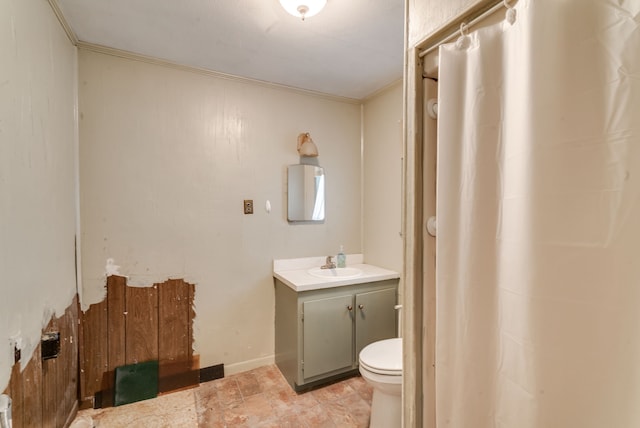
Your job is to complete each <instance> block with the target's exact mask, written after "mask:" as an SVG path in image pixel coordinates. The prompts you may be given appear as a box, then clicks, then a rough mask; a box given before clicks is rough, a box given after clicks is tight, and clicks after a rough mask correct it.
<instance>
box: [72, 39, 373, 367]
mask: <svg viewBox="0 0 640 428" xmlns="http://www.w3.org/2000/svg"><path fill="white" fill-rule="evenodd" d="M79 70H80V71H79V73H80V78H79V87H80V88H79V91H80V94H79V103H80V141H81V148H80V165H81V183H82V188H81V213H82V269H83V289H84V300H83V304H84V305H85V307H86V305H88V304H90V303H94V302H97V301H99V300H101V299H102V297H103V286H104V282H105V278H104V272H105V264H106V260H107V258H113V259H114V260H115V264H116V265H119V266H120V273H121V274H123V275H127V276H129V277H130V283H132V284H134V285H149V284H152V283H153V282H156V281H163V280H166V279H167V278H185V279H186V280H187V281H190V282H193V283H195V284H196V298H195V310H196V320H195V329H194V331H195V349H196V351H197V352H198V353H200V354H201V365H202V366H208V365H212V364H217V363H224V364H225V365H226V368H227V371H228V372H234V371H240V370H244V369H248V368H251V367H254V366H259V365H262V364H265V363H269V362H271V361H272V360H273V349H274V291H273V280H272V276H271V272H272V260H273V259H274V258H292V257H305V256H314V255H325V254H336V252H337V251H338V248H339V245H340V244H344V246H345V250H346V252H348V253H358V252H361V251H362V248H361V235H360V233H361V232H360V231H361V208H360V206H361V203H360V200H361V183H360V176H361V167H360V106H359V105H357V104H352V103H347V102H342V101H338V100H335V99H328V98H323V97H317V96H312V95H309V94H303V93H300V92H295V91H291V90H285V89H280V88H277V87H273V86H265V85H260V84H254V83H250V82H246V81H240V80H233V79H222V78H219V77H215V76H212V75H206V74H202V73H197V72H192V71H187V70H182V69H178V68H175V67H169V66H162V65H155V64H149V63H144V62H140V61H137V60H132V59H123V58H117V57H115V56H110V55H106V54H102V53H96V52H91V51H88V50H84V49H81V50H80V53H79ZM305 131H308V132H310V133H311V135H312V137H313V139H314V141H315V143H316V145H317V146H318V149H319V152H320V156H319V158H318V161H319V164H320V165H321V166H323V167H324V168H325V173H326V177H327V202H326V218H327V219H326V221H325V222H324V224H316V225H310V224H302V225H301V224H298V225H291V224H288V223H287V220H286V194H285V191H286V167H287V165H290V164H296V163H298V162H299V157H298V154H297V152H296V138H297V135H298V133H300V132H305ZM243 199H253V200H254V205H255V213H254V214H253V215H244V214H243V212H242V207H243V203H242V202H243ZM267 200H269V201H270V202H271V206H272V212H271V213H270V214H268V213H267V212H266V211H265V209H264V206H265V202H266V201H267Z"/></svg>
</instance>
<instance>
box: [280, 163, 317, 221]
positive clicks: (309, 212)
mask: <svg viewBox="0 0 640 428" xmlns="http://www.w3.org/2000/svg"><path fill="white" fill-rule="evenodd" d="M287 182H288V202H287V220H289V221H290V222H297V221H304V222H321V221H324V169H323V168H321V167H319V166H315V165H289V167H288V168H287Z"/></svg>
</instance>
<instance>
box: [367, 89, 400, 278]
mask: <svg viewBox="0 0 640 428" xmlns="http://www.w3.org/2000/svg"><path fill="white" fill-rule="evenodd" d="M363 116H364V124H363V130H364V135H363V136H364V149H363V165H364V173H363V178H364V180H363V183H364V186H363V192H364V197H363V199H364V205H363V213H362V221H363V245H364V254H365V259H366V262H367V263H370V264H373V265H377V266H381V267H384V268H387V269H392V270H395V271H397V272H402V236H401V235H400V232H401V230H402V82H397V83H396V84H394V85H392V86H390V87H389V88H387V89H385V90H384V91H382V92H381V93H379V94H376V95H375V96H374V97H372V98H370V99H367V100H366V101H365V103H364V115H363Z"/></svg>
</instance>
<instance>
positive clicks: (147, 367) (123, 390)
mask: <svg viewBox="0 0 640 428" xmlns="http://www.w3.org/2000/svg"><path fill="white" fill-rule="evenodd" d="M115 378H116V379H115V387H114V392H113V395H114V396H113V405H114V406H121V405H123V404H129V403H135V402H136V401H142V400H148V399H149V398H155V397H157V396H158V361H147V362H144V363H138V364H129V365H127V366H120V367H117V368H116V374H115Z"/></svg>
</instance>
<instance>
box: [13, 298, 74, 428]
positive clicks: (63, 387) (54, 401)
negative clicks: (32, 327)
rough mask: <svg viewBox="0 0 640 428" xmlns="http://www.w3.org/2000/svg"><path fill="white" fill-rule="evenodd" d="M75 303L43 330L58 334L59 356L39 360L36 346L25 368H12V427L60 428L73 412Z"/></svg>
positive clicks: (67, 421)
mask: <svg viewBox="0 0 640 428" xmlns="http://www.w3.org/2000/svg"><path fill="white" fill-rule="evenodd" d="M77 308H78V301H77V299H74V300H73V302H72V303H71V305H70V306H69V307H68V308H67V310H66V311H65V313H64V314H63V315H62V316H60V317H58V318H52V319H51V320H50V322H49V323H48V324H47V327H46V328H45V329H44V330H43V333H45V332H52V331H57V332H59V333H60V353H59V354H58V356H57V357H56V358H52V359H49V360H46V361H44V362H43V361H42V357H41V347H40V345H39V344H38V346H37V347H36V349H35V351H34V353H33V356H32V358H31V360H30V361H29V363H28V364H27V366H26V367H25V369H24V370H23V371H22V372H20V366H19V364H16V365H14V367H13V369H12V374H11V379H10V383H9V387H8V388H7V389H6V390H5V393H7V394H9V396H10V397H11V399H12V406H13V409H12V410H13V414H12V417H13V421H12V422H13V427H14V428H22V427H63V426H65V425H66V424H68V423H69V421H71V420H72V419H73V418H74V417H75V414H76V411H77V400H78V398H77V391H78V383H77V379H78V377H77V370H78V353H77V347H78V338H77V337H76V336H77V328H78V327H77V325H78V310H77Z"/></svg>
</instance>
